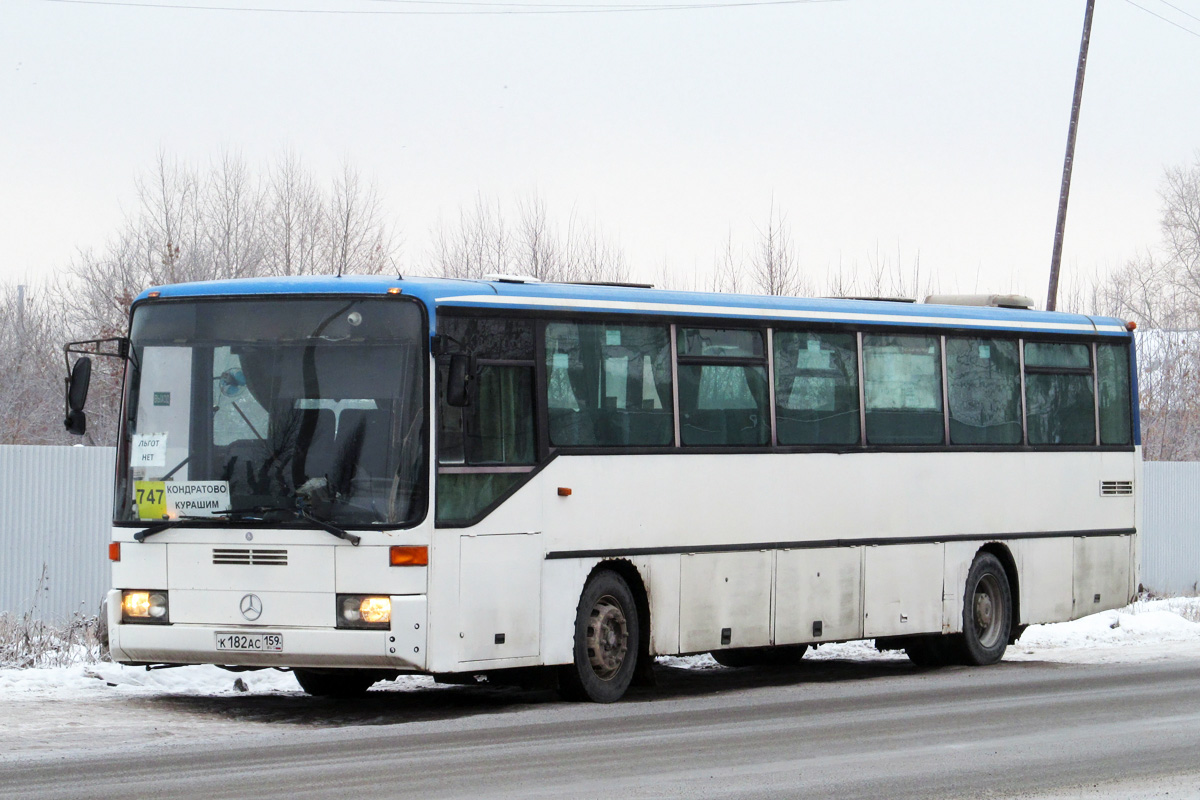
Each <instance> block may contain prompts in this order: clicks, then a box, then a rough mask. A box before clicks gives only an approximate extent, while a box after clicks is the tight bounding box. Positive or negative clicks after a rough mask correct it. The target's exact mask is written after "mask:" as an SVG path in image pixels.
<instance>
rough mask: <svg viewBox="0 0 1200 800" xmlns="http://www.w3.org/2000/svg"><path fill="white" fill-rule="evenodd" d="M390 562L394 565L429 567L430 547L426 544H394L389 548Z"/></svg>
mask: <svg viewBox="0 0 1200 800" xmlns="http://www.w3.org/2000/svg"><path fill="white" fill-rule="evenodd" d="M388 563H390V564H391V565H392V566H393V567H427V566H429V548H428V547H425V546H424V545H399V544H394V545H392V546H391V547H390V548H389V549H388Z"/></svg>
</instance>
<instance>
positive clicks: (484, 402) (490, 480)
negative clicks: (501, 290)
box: [437, 316, 537, 522]
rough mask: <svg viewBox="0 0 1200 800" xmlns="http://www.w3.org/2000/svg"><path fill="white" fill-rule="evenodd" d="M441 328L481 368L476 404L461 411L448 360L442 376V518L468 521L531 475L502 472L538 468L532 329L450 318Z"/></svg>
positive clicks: (525, 324)
mask: <svg viewBox="0 0 1200 800" xmlns="http://www.w3.org/2000/svg"><path fill="white" fill-rule="evenodd" d="M439 330H440V331H441V332H442V333H446V334H448V335H449V336H450V337H452V338H453V340H454V341H455V343H456V345H457V347H459V348H460V349H461V350H463V351H465V352H471V353H474V354H475V355H476V357H477V358H478V363H479V371H478V374H477V376H476V382H477V385H476V391H475V394H474V398H473V402H472V403H471V404H470V405H468V406H465V407H462V408H458V407H452V406H450V405H449V404H448V403H447V402H446V375H447V372H448V368H449V357H448V356H443V357H442V358H439V360H438V371H437V377H438V384H437V392H438V467H439V472H438V482H437V520H438V522H453V521H465V520H470V519H473V518H475V517H476V516H478V515H479V514H480V513H482V512H483V510H484V509H486V508H487V507H488V506H490V505H491V504H492V503H493V502H495V501H496V500H497V499H499V497H500V496H501V495H503V494H504V493H505V492H507V491H509V490H510V489H512V488H513V487H514V486H517V485H518V484H520V483H521V482H522V481H524V479H525V475H526V472H525V471H516V472H513V471H505V470H503V469H497V468H506V467H528V468H529V469H530V470H532V469H533V465H534V464H535V462H536V460H537V448H536V435H535V425H534V402H533V401H534V397H533V394H534V393H533V380H534V379H533V365H534V361H533V323H532V322H531V321H530V320H527V319H496V318H484V317H450V316H446V317H443V318H442V319H441V321H440V323H439ZM447 470H449V471H447Z"/></svg>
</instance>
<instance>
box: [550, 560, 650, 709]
mask: <svg viewBox="0 0 1200 800" xmlns="http://www.w3.org/2000/svg"><path fill="white" fill-rule="evenodd" d="M640 630H641V628H640V624H639V620H638V614H637V605H636V604H635V603H634V601H633V592H631V591H630V590H629V585H628V584H627V583H625V579H624V578H622V577H621V576H620V575H618V574H617V573H615V572H611V571H609V570H603V571H601V572H597V573H596V574H595V575H593V576H592V577H591V578H590V579H589V580H588V582H587V585H586V586H585V587H584V588H583V595H582V596H581V597H580V598H579V607H578V609H577V611H576V613H575V648H574V651H575V659H574V663H573V664H571V665H568V666H567V667H564V668H563V671H562V674H561V676H560V680H559V685H560V688H561V691H562V694H563V696H564V697H566V698H568V699H570V700H591V701H592V702H594V703H613V702H616V701H617V700H620V699H621V697H622V696H623V695H624V694H625V690H626V689H628V688H629V682H630V681H631V680H633V674H634V671H635V670H636V669H637V659H638V641H639V638H638V637H639V633H640Z"/></svg>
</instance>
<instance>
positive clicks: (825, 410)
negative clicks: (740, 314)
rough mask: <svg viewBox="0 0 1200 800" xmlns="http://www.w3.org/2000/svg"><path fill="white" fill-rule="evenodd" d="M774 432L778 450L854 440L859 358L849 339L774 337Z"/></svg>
mask: <svg viewBox="0 0 1200 800" xmlns="http://www.w3.org/2000/svg"><path fill="white" fill-rule="evenodd" d="M774 350H775V428H776V434H775V435H776V438H777V439H778V441H779V444H783V445H847V444H856V443H857V442H858V440H859V426H858V356H857V343H856V337H855V336H854V334H852V333H804V332H798V331H776V332H775V336H774Z"/></svg>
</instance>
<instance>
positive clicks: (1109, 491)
mask: <svg viewBox="0 0 1200 800" xmlns="http://www.w3.org/2000/svg"><path fill="white" fill-rule="evenodd" d="M1131 494H1133V481H1100V496H1101V497H1126V496H1128V495H1131Z"/></svg>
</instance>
